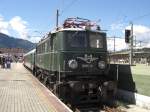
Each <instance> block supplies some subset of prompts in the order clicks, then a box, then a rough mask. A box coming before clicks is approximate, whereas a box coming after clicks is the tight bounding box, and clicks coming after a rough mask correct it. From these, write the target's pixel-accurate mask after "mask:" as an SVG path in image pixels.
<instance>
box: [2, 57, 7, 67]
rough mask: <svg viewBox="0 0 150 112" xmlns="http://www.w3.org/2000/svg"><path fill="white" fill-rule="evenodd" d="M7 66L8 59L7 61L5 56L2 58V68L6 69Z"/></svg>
mask: <svg viewBox="0 0 150 112" xmlns="http://www.w3.org/2000/svg"><path fill="white" fill-rule="evenodd" d="M5 64H6V59H5V57H4V56H3V57H2V68H5Z"/></svg>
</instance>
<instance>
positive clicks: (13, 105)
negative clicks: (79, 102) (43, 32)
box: [0, 63, 71, 112]
mask: <svg viewBox="0 0 150 112" xmlns="http://www.w3.org/2000/svg"><path fill="white" fill-rule="evenodd" d="M0 112H71V110H70V109H69V108H67V107H66V106H65V105H64V104H63V103H62V102H60V101H59V100H58V99H57V98H56V97H55V96H54V95H53V94H52V93H51V92H50V91H49V90H48V89H47V88H45V87H44V86H43V85H42V84H41V83H40V82H39V81H38V80H37V79H36V78H35V77H34V76H33V75H32V74H31V73H30V72H29V71H28V70H26V69H25V68H24V67H23V65H22V64H21V63H13V64H12V68H11V69H1V68H0Z"/></svg>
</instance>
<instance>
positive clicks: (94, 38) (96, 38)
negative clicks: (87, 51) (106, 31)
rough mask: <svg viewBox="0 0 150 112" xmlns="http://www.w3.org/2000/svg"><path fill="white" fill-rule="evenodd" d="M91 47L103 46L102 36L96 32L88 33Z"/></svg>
mask: <svg viewBox="0 0 150 112" xmlns="http://www.w3.org/2000/svg"><path fill="white" fill-rule="evenodd" d="M89 40H90V47H91V48H103V37H102V36H101V35H100V34H98V33H91V34H90V35H89Z"/></svg>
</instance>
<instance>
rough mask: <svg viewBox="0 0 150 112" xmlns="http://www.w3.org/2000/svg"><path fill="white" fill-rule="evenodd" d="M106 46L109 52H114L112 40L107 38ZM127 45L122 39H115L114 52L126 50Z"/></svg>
mask: <svg viewBox="0 0 150 112" xmlns="http://www.w3.org/2000/svg"><path fill="white" fill-rule="evenodd" d="M107 46H108V50H109V51H113V50H114V38H107ZM127 48H128V45H127V44H126V43H125V40H124V39H123V38H115V50H116V51H120V50H122V49H127Z"/></svg>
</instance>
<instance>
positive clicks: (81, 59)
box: [33, 20, 116, 105]
mask: <svg viewBox="0 0 150 112" xmlns="http://www.w3.org/2000/svg"><path fill="white" fill-rule="evenodd" d="M68 21H69V22H70V20H68ZM68 21H67V22H66V23H65V24H64V27H63V28H61V29H57V30H56V31H53V32H51V33H49V34H48V35H47V36H46V37H45V38H43V39H42V40H41V41H40V42H39V43H38V44H37V47H36V52H35V65H34V69H33V72H34V74H35V76H37V77H38V78H39V79H40V80H42V81H43V82H44V83H45V85H47V86H48V87H50V88H51V90H53V91H54V93H55V94H56V95H57V96H58V97H59V98H61V99H62V100H63V101H65V102H70V103H71V104H72V105H77V104H83V103H95V102H100V101H104V100H106V99H108V98H110V96H111V97H112V96H113V95H114V94H115V91H116V81H115V80H112V79H111V78H109V77H108V76H109V75H108V74H107V73H108V71H109V63H108V62H107V61H108V60H107V55H108V53H107V43H106V42H107V41H106V33H105V32H103V31H101V30H91V29H89V28H81V27H79V26H80V25H81V26H82V25H83V24H84V25H83V26H86V25H85V23H86V22H87V21H86V22H85V21H84V22H82V23H80V24H77V23H74V24H73V25H72V23H71V24H68ZM79 22H81V21H79ZM88 22H89V21H88ZM74 25H75V26H74ZM72 26H73V27H72ZM88 26H89V25H88Z"/></svg>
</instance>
